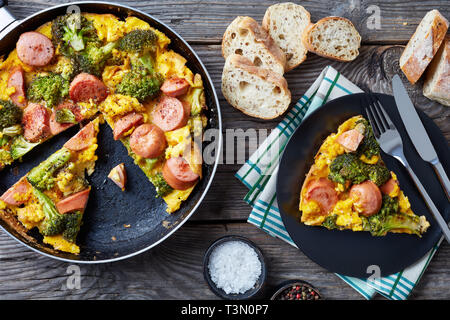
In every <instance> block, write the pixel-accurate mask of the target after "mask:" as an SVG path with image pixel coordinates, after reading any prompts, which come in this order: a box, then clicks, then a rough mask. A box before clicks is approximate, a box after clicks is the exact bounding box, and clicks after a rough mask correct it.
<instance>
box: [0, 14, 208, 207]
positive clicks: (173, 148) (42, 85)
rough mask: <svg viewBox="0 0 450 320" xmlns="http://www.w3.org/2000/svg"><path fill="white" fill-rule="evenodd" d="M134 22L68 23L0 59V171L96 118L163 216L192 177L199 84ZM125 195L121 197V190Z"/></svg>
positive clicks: (28, 36) (162, 39)
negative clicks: (161, 205)
mask: <svg viewBox="0 0 450 320" xmlns="http://www.w3.org/2000/svg"><path fill="white" fill-rule="evenodd" d="M169 44H170V39H169V38H168V37H167V36H166V35H165V34H163V33H162V32H160V31H159V30H156V29H154V28H152V27H151V26H150V25H149V24H148V23H147V22H145V21H143V20H140V19H138V18H136V17H132V16H130V17H127V18H126V19H125V20H121V19H119V18H118V17H116V16H114V15H112V14H91V13H82V14H68V15H64V16H59V17H57V18H56V19H54V20H52V21H50V22H48V23H46V24H44V25H42V26H41V27H39V28H38V29H37V30H36V31H31V32H25V33H23V34H22V35H21V36H20V37H19V40H18V42H17V44H16V49H15V50H13V51H12V52H11V53H10V54H9V55H8V56H7V57H6V58H5V57H3V58H2V60H0V170H1V169H2V168H4V167H5V166H7V165H10V164H11V163H13V162H14V161H17V160H20V158H21V157H23V156H24V155H25V154H26V153H28V152H29V151H30V150H31V149H33V148H34V147H35V146H36V145H38V144H41V143H44V142H45V141H47V140H49V139H50V138H51V137H53V136H55V135H57V134H59V133H60V132H62V131H64V130H65V129H67V128H69V127H71V126H73V125H77V124H84V123H86V122H88V121H89V120H91V119H93V118H94V117H96V116H97V115H98V114H99V113H101V114H102V116H103V118H104V119H105V120H106V121H107V123H108V124H109V125H110V126H111V128H112V129H113V134H114V139H115V140H120V141H121V143H123V145H124V147H125V148H126V150H127V151H128V153H129V155H130V156H131V157H132V158H133V160H134V162H135V163H136V164H137V165H138V166H139V167H140V168H141V169H142V170H143V172H144V173H145V174H146V175H147V177H148V179H149V181H150V182H151V183H152V184H153V185H154V187H155V189H156V192H157V196H158V197H161V198H162V199H163V200H164V201H165V202H166V204H167V212H169V213H172V212H175V211H176V210H178V209H179V208H180V205H181V203H182V202H183V201H184V200H186V199H187V198H188V197H189V195H190V194H191V192H192V190H193V189H194V188H195V185H196V184H197V182H198V181H199V180H200V179H201V178H202V164H201V151H200V146H199V141H200V140H201V137H202V133H203V130H204V128H205V126H206V122H207V118H206V116H205V115H204V109H205V108H206V104H205V96H204V88H203V82H202V79H201V76H200V75H198V74H193V73H192V72H191V70H190V69H189V68H187V67H186V65H185V64H186V59H185V58H184V57H182V56H181V55H179V54H178V53H176V52H175V51H173V50H171V49H169V48H168V45H169ZM125 192H126V190H125Z"/></svg>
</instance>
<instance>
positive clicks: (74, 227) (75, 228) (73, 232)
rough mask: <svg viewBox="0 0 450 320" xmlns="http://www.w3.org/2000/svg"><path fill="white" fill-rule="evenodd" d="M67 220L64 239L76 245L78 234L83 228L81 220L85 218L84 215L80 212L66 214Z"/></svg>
mask: <svg viewBox="0 0 450 320" xmlns="http://www.w3.org/2000/svg"><path fill="white" fill-rule="evenodd" d="M64 216H65V218H66V225H65V228H66V229H65V230H64V232H63V234H62V235H63V238H64V239H66V240H67V241H69V242H72V243H74V242H75V240H76V238H77V235H78V232H79V231H80V227H81V219H82V218H83V214H82V213H81V212H80V211H75V212H71V213H66V214H64Z"/></svg>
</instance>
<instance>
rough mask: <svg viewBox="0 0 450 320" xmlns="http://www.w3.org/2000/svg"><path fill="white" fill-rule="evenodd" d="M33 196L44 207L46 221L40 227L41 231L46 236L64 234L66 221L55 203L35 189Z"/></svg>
mask: <svg viewBox="0 0 450 320" xmlns="http://www.w3.org/2000/svg"><path fill="white" fill-rule="evenodd" d="M33 194H34V196H35V197H36V198H37V199H38V201H39V203H40V204H41V205H42V209H43V211H44V216H45V219H44V221H43V222H42V223H41V225H40V226H39V231H40V233H41V234H42V235H44V236H53V235H56V234H59V233H61V232H63V230H64V228H65V225H66V223H65V222H66V220H65V217H64V215H62V214H60V213H59V212H58V210H57V209H56V206H55V204H54V203H53V201H52V200H51V199H50V198H49V197H48V196H47V195H45V194H44V193H42V192H41V191H40V190H38V189H36V188H34V187H33Z"/></svg>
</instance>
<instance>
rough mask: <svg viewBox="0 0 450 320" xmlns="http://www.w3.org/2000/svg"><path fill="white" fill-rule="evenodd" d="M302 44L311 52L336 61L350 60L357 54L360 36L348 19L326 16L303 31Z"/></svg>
mask: <svg viewBox="0 0 450 320" xmlns="http://www.w3.org/2000/svg"><path fill="white" fill-rule="evenodd" d="M302 41H303V45H304V46H305V47H306V48H307V49H308V50H309V51H311V52H314V53H316V54H318V55H320V56H322V57H325V58H330V59H334V60H337V61H344V62H345V61H352V60H354V59H355V58H356V57H357V56H358V55H359V51H358V49H359V47H360V46H361V36H360V35H359V33H358V31H357V30H356V28H355V26H354V25H353V24H352V23H351V21H350V20H348V19H346V18H342V17H326V18H323V19H320V20H319V21H317V22H316V23H314V24H310V25H309V26H308V27H307V28H306V30H305V31H304V32H303V36H302Z"/></svg>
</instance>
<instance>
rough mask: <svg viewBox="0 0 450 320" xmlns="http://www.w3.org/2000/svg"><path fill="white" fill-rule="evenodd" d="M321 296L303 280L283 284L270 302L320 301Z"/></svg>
mask: <svg viewBox="0 0 450 320" xmlns="http://www.w3.org/2000/svg"><path fill="white" fill-rule="evenodd" d="M320 299H322V296H321V295H320V293H319V291H318V290H317V289H316V288H314V287H313V286H312V285H311V284H309V283H308V282H306V281H303V280H288V281H285V282H283V283H282V284H281V285H280V286H279V287H278V289H277V291H276V292H275V293H274V294H273V295H272V297H271V298H270V300H320Z"/></svg>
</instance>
